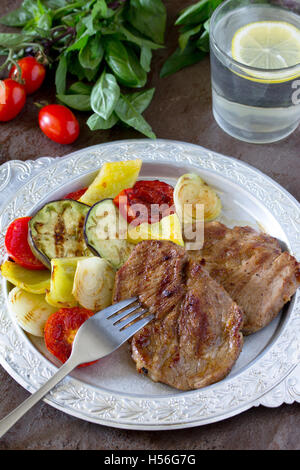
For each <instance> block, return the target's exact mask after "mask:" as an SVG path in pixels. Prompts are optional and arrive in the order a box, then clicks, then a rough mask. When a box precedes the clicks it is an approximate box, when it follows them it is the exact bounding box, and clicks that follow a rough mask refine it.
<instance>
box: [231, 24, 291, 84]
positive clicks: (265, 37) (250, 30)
mask: <svg viewBox="0 0 300 470" xmlns="http://www.w3.org/2000/svg"><path fill="white" fill-rule="evenodd" d="M231 53H232V57H233V59H234V60H236V61H237V62H240V63H242V64H245V65H247V66H249V67H252V68H256V69H260V70H256V71H255V73H254V71H251V70H249V69H247V70H246V72H247V73H248V74H249V75H252V76H255V77H257V78H259V79H261V80H264V81H271V82H274V83H275V82H283V81H286V80H288V79H292V78H295V77H297V76H299V75H300V65H299V67H298V68H296V70H295V69H293V70H292V71H291V70H290V69H289V67H294V66H296V65H298V64H300V29H298V28H296V26H294V25H292V24H290V23H286V22H284V21H257V22H254V23H249V24H247V25H245V26H243V27H242V28H240V29H238V31H237V32H236V33H235V35H234V37H233V39H232V45H231ZM278 69H280V70H278ZM285 69H286V70H285ZM268 70H270V72H268ZM274 70H277V71H276V72H275V71H274Z"/></svg>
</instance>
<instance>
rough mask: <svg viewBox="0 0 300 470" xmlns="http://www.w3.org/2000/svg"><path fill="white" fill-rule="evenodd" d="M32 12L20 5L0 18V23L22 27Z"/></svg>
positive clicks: (29, 18)
mask: <svg viewBox="0 0 300 470" xmlns="http://www.w3.org/2000/svg"><path fill="white" fill-rule="evenodd" d="M31 18H32V13H31V12H29V11H27V10H26V9H25V8H23V7H22V6H21V7H20V8H17V9H16V10H14V11H12V12H10V13H7V15H5V16H2V18H0V23H1V24H4V25H6V26H11V27H16V28H17V27H19V28H20V27H22V26H25V24H26V23H27V22H28V21H29V20H31Z"/></svg>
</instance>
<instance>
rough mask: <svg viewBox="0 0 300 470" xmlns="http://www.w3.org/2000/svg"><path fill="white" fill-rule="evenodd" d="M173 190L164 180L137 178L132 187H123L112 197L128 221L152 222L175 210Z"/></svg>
mask: <svg viewBox="0 0 300 470" xmlns="http://www.w3.org/2000/svg"><path fill="white" fill-rule="evenodd" d="M173 191H174V188H173V187H172V186H170V185H169V184H167V183H165V182H164V181H159V180H154V181H147V180H145V181H144V180H139V181H137V182H136V183H135V185H134V186H133V187H132V188H127V189H123V191H121V192H120V193H119V194H118V195H117V196H116V197H115V198H114V203H115V205H116V206H117V207H118V209H119V211H120V213H121V214H122V216H123V217H124V218H126V219H127V222H128V223H130V224H132V222H133V221H134V225H139V224H141V223H142V222H149V224H151V223H152V224H153V223H155V222H159V221H160V220H161V219H162V218H163V217H166V216H167V215H171V214H173V213H174V212H175V208H174V201H173ZM142 206H143V209H142V210H141V207H142Z"/></svg>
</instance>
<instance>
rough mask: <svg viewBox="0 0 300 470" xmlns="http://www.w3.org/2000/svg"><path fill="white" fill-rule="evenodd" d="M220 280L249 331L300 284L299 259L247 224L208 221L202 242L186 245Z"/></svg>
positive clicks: (273, 313) (264, 321)
mask: <svg viewBox="0 0 300 470" xmlns="http://www.w3.org/2000/svg"><path fill="white" fill-rule="evenodd" d="M189 256H190V258H191V259H192V260H194V261H197V262H199V263H201V264H202V266H203V267H204V268H205V270H207V271H208V273H209V274H210V276H211V277H212V278H213V279H215V280H216V281H217V282H218V283H220V284H221V285H222V286H223V287H224V289H225V290H226V291H227V292H228V294H229V295H230V296H231V298H232V299H233V300H234V301H235V302H236V303H237V304H238V305H239V307H240V308H241V309H242V311H243V314H244V323H243V329H242V331H243V333H244V334H246V335H248V334H251V333H254V332H255V331H258V330H260V329H261V328H263V327H264V326H266V325H267V324H268V323H270V322H271V321H272V320H273V319H274V318H275V317H276V316H277V315H278V313H279V312H280V310H281V309H282V307H283V306H284V304H285V303H287V302H288V301H289V300H290V299H291V297H292V296H293V294H294V293H295V292H296V290H297V288H298V287H299V285H300V264H299V263H298V262H297V261H296V260H295V258H294V257H293V256H291V255H290V254H289V253H287V252H282V250H281V248H280V245H279V243H278V241H277V240H276V239H275V238H273V237H271V236H269V235H267V234H264V233H258V232H257V231H255V230H254V229H252V228H250V227H234V228H232V229H230V228H228V227H226V226H225V225H223V224H221V223H220V222H209V223H207V224H205V227H204V245H203V248H202V249H201V250H199V251H190V252H189Z"/></svg>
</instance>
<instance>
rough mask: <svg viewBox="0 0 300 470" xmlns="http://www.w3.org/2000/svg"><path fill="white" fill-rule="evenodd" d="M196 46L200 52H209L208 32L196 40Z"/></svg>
mask: <svg viewBox="0 0 300 470" xmlns="http://www.w3.org/2000/svg"><path fill="white" fill-rule="evenodd" d="M196 45H197V47H198V49H200V51H203V52H209V32H208V31H204V32H203V33H202V34H201V36H200V38H199V39H198V40H197V42H196Z"/></svg>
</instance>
